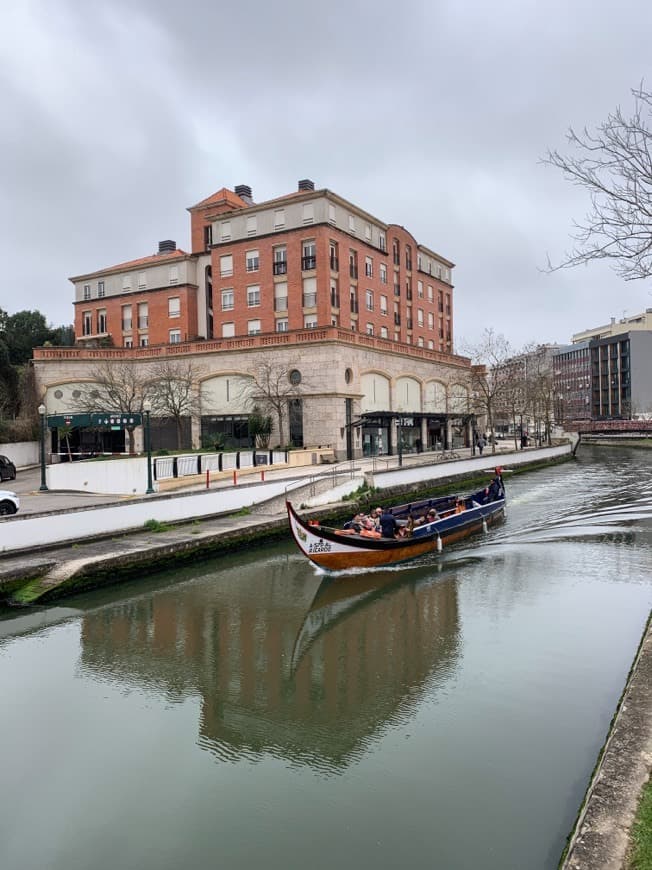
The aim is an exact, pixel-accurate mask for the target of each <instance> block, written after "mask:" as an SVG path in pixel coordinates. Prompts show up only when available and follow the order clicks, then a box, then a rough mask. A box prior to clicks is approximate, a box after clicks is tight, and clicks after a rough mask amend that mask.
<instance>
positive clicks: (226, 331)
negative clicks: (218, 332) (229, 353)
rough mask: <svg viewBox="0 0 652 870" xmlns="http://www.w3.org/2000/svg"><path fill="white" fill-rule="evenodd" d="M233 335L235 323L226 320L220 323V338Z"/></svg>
mask: <svg viewBox="0 0 652 870" xmlns="http://www.w3.org/2000/svg"><path fill="white" fill-rule="evenodd" d="M234 336H235V323H233V322H232V321H231V322H228V321H227V323H223V324H222V338H233V337H234Z"/></svg>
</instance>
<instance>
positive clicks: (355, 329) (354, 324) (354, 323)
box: [350, 320, 358, 332]
mask: <svg viewBox="0 0 652 870" xmlns="http://www.w3.org/2000/svg"><path fill="white" fill-rule="evenodd" d="M350 329H351V332H357V331H358V324H357V323H356V322H355V320H352V321H351V326H350Z"/></svg>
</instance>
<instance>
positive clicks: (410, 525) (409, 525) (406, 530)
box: [398, 513, 415, 538]
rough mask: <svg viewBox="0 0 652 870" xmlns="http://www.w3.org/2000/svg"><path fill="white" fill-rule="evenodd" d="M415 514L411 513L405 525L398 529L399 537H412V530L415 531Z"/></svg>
mask: <svg viewBox="0 0 652 870" xmlns="http://www.w3.org/2000/svg"><path fill="white" fill-rule="evenodd" d="M414 523H415V520H414V514H412V513H411V514H410V515H409V516H408V518H407V520H406V522H405V525H403V526H401V528H400V529H399V530H398V535H399V538H411V537H412V532H413V531H414Z"/></svg>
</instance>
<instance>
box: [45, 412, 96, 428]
mask: <svg viewBox="0 0 652 870" xmlns="http://www.w3.org/2000/svg"><path fill="white" fill-rule="evenodd" d="M45 421H46V424H47V427H48V429H79V428H81V427H83V426H90V425H91V415H90V414H49V415H48V416H47V417H46V418H45Z"/></svg>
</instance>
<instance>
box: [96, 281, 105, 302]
mask: <svg viewBox="0 0 652 870" xmlns="http://www.w3.org/2000/svg"><path fill="white" fill-rule="evenodd" d="M97 298H98V299H103V298H104V281H98V282H97Z"/></svg>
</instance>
